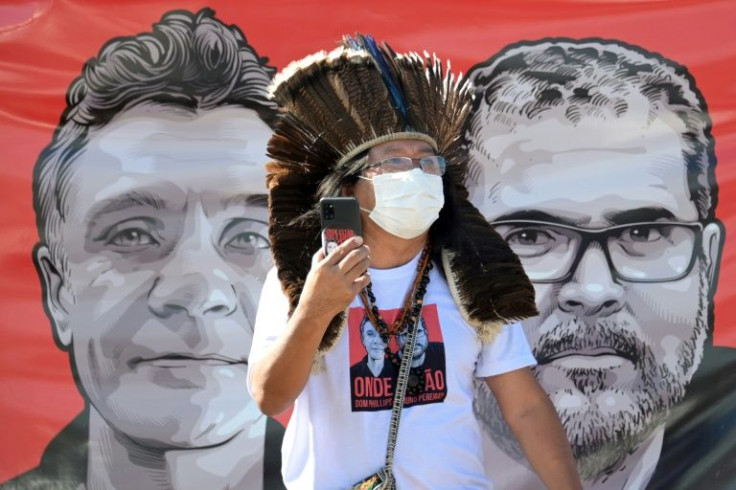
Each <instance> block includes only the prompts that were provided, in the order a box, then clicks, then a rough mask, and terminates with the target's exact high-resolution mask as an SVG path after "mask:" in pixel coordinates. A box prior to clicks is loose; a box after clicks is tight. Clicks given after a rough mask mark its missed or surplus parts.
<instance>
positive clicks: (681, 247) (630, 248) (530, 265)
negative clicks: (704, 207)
mask: <svg viewBox="0 0 736 490" xmlns="http://www.w3.org/2000/svg"><path fill="white" fill-rule="evenodd" d="M491 224H492V225H493V227H494V228H495V229H496V231H497V232H498V233H499V234H500V235H501V236H502V237H503V238H504V239H505V240H506V242H507V243H508V244H509V246H510V247H511V249H512V250H513V251H514V252H515V253H516V255H518V256H519V259H521V263H522V265H523V266H524V270H525V271H526V273H527V275H528V276H529V279H531V280H532V281H533V282H538V283H551V282H560V281H565V280H567V279H568V278H569V277H570V276H571V275H572V274H573V273H574V271H575V270H576V268H577V266H578V264H579V263H580V260H581V258H582V257H583V254H584V253H585V251H586V250H587V249H588V248H589V247H590V246H591V245H596V246H598V247H600V248H601V249H602V250H603V253H604V254H605V256H606V260H607V261H608V266H609V268H610V270H611V273H612V274H613V276H614V277H615V278H618V279H620V280H623V281H627V282H667V281H676V280H678V279H682V278H683V277H685V276H686V275H688V274H689V273H690V271H691V270H692V268H693V265H694V264H695V257H696V253H695V251H696V247H697V245H698V244H699V243H700V241H701V236H702V231H703V225H702V224H701V223H681V222H673V221H652V222H642V223H628V224H624V225H616V226H610V227H606V228H600V229H590V228H580V227H577V226H572V225H566V224H561V223H550V222H546V221H535V220H513V221H512V220H509V221H496V222H493V223H491Z"/></svg>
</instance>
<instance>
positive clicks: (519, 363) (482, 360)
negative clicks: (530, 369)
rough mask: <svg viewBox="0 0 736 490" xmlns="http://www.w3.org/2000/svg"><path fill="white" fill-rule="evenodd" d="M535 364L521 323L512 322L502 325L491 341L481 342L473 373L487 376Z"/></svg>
mask: <svg viewBox="0 0 736 490" xmlns="http://www.w3.org/2000/svg"><path fill="white" fill-rule="evenodd" d="M536 364H537V361H536V359H534V355H532V349H531V347H529V342H527V340H526V336H525V335H524V330H523V329H522V328H521V323H512V324H509V325H506V326H504V327H503V329H502V330H501V332H500V333H499V334H498V335H497V336H496V338H495V339H493V341H491V342H489V343H484V344H483V346H482V348H481V352H480V356H479V357H478V364H477V365H476V368H475V375H476V376H477V377H479V378H487V377H488V376H495V375H497V374H503V373H507V372H509V371H514V370H516V369H521V368H523V367H527V366H534V365H536Z"/></svg>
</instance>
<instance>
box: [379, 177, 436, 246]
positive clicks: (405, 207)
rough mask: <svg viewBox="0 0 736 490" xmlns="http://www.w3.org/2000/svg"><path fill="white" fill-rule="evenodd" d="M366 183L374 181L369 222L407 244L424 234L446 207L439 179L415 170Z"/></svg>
mask: <svg viewBox="0 0 736 490" xmlns="http://www.w3.org/2000/svg"><path fill="white" fill-rule="evenodd" d="M366 180H372V181H373V191H374V193H375V196H376V206H375V207H374V208H373V211H370V214H369V218H370V219H372V220H373V222H374V223H376V224H377V225H378V226H380V227H381V228H383V229H384V230H385V231H387V232H389V233H391V234H392V235H396V236H397V237H400V238H405V239H407V240H409V239H412V238H416V237H418V236H419V235H421V234H422V233H424V232H425V231H427V230H428V229H429V227H430V226H432V223H434V222H435V220H436V219H437V217H438V216H439V215H440V210H441V209H442V206H443V205H444V204H445V196H444V194H443V192H442V177H440V176H439V175H431V174H427V173H425V172H423V171H422V170H421V169H418V168H415V169H413V170H407V171H404V172H393V173H385V174H380V175H376V176H375V177H373V178H372V179H366ZM366 211H367V210H366Z"/></svg>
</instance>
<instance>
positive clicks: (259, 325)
mask: <svg viewBox="0 0 736 490" xmlns="http://www.w3.org/2000/svg"><path fill="white" fill-rule="evenodd" d="M288 320H289V300H288V299H287V297H286V295H285V294H284V292H283V291H282V290H281V283H280V282H279V278H278V276H277V273H276V268H275V267H274V268H273V269H271V270H270V271H269V272H268V274H267V275H266V281H265V282H264V284H263V289H262V291H261V299H260V301H259V303H258V311H257V313H256V324H255V327H254V328H253V343H252V344H251V347H250V354H249V355H248V378H247V380H248V381H247V385H248V392H250V393H251V395H252V391H251V381H250V371H251V367H252V366H253V364H255V363H256V362H258V359H259V358H260V357H261V356H262V355H263V354H264V353H265V352H266V351H267V350H268V348H269V347H270V346H271V345H272V344H273V343H274V342H275V341H276V339H278V338H279V337H280V336H281V334H282V333H283V331H284V329H285V328H286V323H287V321H288Z"/></svg>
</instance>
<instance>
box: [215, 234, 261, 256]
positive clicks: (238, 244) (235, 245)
mask: <svg viewBox="0 0 736 490" xmlns="http://www.w3.org/2000/svg"><path fill="white" fill-rule="evenodd" d="M225 246H226V247H227V248H230V249H233V250H236V251H238V252H241V253H246V254H254V253H256V251H257V250H264V249H267V248H269V247H270V246H271V244H270V243H269V241H268V239H266V237H264V236H263V235H261V234H259V233H255V232H253V231H243V232H240V233H238V234H237V235H235V236H234V237H232V238H231V239H230V240H228V242H227V243H226V244H225Z"/></svg>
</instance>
